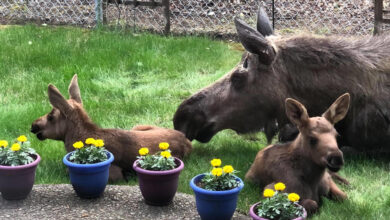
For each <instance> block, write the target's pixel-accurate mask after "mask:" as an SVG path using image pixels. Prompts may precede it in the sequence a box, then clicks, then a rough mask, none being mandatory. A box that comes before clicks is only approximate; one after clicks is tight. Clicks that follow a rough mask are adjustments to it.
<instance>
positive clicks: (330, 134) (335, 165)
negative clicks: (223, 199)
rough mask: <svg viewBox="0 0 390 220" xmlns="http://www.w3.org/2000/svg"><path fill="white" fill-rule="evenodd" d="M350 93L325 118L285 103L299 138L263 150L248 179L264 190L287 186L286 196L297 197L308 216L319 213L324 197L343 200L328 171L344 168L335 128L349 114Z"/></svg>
mask: <svg viewBox="0 0 390 220" xmlns="http://www.w3.org/2000/svg"><path fill="white" fill-rule="evenodd" d="M349 102H350V96H349V94H348V93H346V94H344V95H342V96H340V97H339V98H338V99H337V100H336V101H335V102H334V103H333V104H332V105H331V106H330V107H329V109H328V110H327V111H326V112H325V113H324V114H323V115H322V117H312V118H309V116H308V114H307V111H306V108H305V107H304V106H303V105H302V104H301V103H299V102H298V101H296V100H294V99H286V104H285V105H286V114H287V117H288V118H289V119H290V121H291V122H292V123H294V124H295V125H296V126H297V127H298V129H299V134H298V137H297V138H296V139H295V140H294V141H292V142H289V143H285V144H280V145H271V146H268V147H266V148H264V149H263V150H261V151H260V152H259V153H258V154H257V155H256V158H255V161H254V163H253V164H252V166H251V168H250V169H249V171H248V172H247V174H246V176H245V178H246V179H249V180H251V181H253V182H256V183H259V184H260V185H261V186H262V187H264V186H265V188H271V187H272V188H273V185H274V184H275V183H277V182H283V183H285V184H286V192H295V193H298V194H299V195H300V197H301V200H300V204H301V205H303V206H304V207H305V209H306V210H307V211H308V213H311V214H312V213H314V212H316V211H317V209H318V204H319V202H320V198H321V196H328V197H330V198H333V199H338V200H343V199H346V198H347V195H346V194H345V193H344V192H342V191H341V190H340V189H339V188H338V187H337V185H336V184H335V183H334V182H333V180H332V178H331V177H330V175H329V173H328V172H327V170H326V169H327V168H328V169H329V170H330V171H332V172H337V171H338V170H339V169H340V168H341V166H342V165H343V164H344V159H343V153H342V152H341V151H340V150H339V148H338V146H337V141H336V135H337V132H336V130H335V128H334V127H333V125H334V124H335V123H337V122H338V121H340V120H341V119H343V118H344V117H345V115H346V114H347V111H348V107H349Z"/></svg>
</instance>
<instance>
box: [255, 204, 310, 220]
mask: <svg viewBox="0 0 390 220" xmlns="http://www.w3.org/2000/svg"><path fill="white" fill-rule="evenodd" d="M260 204H261V202H258V203H255V204H254V205H252V206H251V208H250V209H249V215H250V216H251V217H252V219H253V220H268V219H267V218H262V217H260V216H258V215H257V211H256V208H257V206H259V205H260ZM298 206H299V205H298ZM306 217H307V212H306V209H305V208H303V216H302V217H297V218H294V219H292V220H304V219H306Z"/></svg>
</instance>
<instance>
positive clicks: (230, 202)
mask: <svg viewBox="0 0 390 220" xmlns="http://www.w3.org/2000/svg"><path fill="white" fill-rule="evenodd" d="M210 163H211V165H212V167H213V168H212V170H211V171H210V172H208V173H204V174H199V175H197V176H195V177H194V178H192V180H191V182H190V186H191V188H192V189H193V191H194V193H195V199H196V208H197V210H198V213H199V215H200V217H201V219H203V220H208V219H210V220H211V219H231V218H232V216H233V214H234V211H235V210H236V206H237V199H238V194H239V193H240V191H241V189H242V188H243V187H244V182H243V181H242V180H241V179H240V178H239V177H237V176H235V175H234V174H235V173H236V172H237V171H235V170H234V168H233V167H232V166H231V165H226V166H224V167H221V164H222V162H221V160H220V159H213V160H211V162H210Z"/></svg>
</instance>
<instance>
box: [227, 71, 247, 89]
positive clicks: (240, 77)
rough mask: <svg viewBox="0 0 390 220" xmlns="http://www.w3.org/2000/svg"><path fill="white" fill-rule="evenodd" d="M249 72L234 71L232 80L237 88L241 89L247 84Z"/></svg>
mask: <svg viewBox="0 0 390 220" xmlns="http://www.w3.org/2000/svg"><path fill="white" fill-rule="evenodd" d="M246 79H247V74H246V73H243V72H236V73H233V75H232V76H231V79H230V80H231V82H232V85H233V86H234V88H235V89H241V88H242V87H244V86H245V83H246Z"/></svg>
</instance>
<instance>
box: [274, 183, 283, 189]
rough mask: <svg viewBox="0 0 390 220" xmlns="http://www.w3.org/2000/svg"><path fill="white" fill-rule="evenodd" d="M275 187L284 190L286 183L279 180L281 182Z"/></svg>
mask: <svg viewBox="0 0 390 220" xmlns="http://www.w3.org/2000/svg"><path fill="white" fill-rule="evenodd" d="M274 187H275V190H278V191H283V190H284V189H285V188H286V185H284V183H282V182H279V183H277V184H275V186H274Z"/></svg>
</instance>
